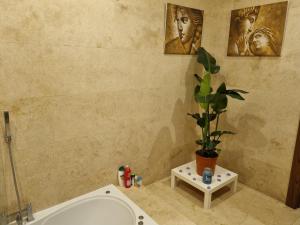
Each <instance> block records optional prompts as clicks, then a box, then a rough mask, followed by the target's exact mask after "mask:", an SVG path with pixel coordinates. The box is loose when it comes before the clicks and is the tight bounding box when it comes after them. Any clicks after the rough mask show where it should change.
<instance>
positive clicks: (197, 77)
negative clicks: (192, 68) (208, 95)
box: [194, 74, 203, 83]
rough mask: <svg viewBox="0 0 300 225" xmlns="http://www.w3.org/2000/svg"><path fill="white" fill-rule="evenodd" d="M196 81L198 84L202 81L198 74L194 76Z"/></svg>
mask: <svg viewBox="0 0 300 225" xmlns="http://www.w3.org/2000/svg"><path fill="white" fill-rule="evenodd" d="M194 76H195V78H196V80H198V81H199V83H201V82H202V81H203V79H202V78H201V77H200V76H199V75H198V74H194Z"/></svg>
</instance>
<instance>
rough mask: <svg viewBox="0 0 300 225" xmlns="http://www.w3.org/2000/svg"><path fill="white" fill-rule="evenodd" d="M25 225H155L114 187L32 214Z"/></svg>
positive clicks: (110, 186) (101, 189)
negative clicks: (30, 220) (33, 218)
mask: <svg viewBox="0 0 300 225" xmlns="http://www.w3.org/2000/svg"><path fill="white" fill-rule="evenodd" d="M34 217H35V220H34V221H32V222H30V223H27V225H158V224H157V223H155V222H154V220H153V219H151V217H150V216H148V215H147V214H146V213H145V212H144V211H143V210H142V209H140V208H139V207H138V206H137V205H136V204H135V203H134V202H132V201H131V200H130V199H129V198H127V197H126V196H125V195H124V194H123V193H122V192H121V191H119V190H118V189H117V188H116V187H115V186H114V185H108V186H106V187H103V188H100V189H98V190H96V191H93V192H90V193H88V194H85V195H82V196H79V197H77V198H74V199H72V200H69V201H67V202H64V203H61V204H59V205H56V206H53V207H51V208H48V209H45V210H43V211H40V212H37V213H35V214H34Z"/></svg>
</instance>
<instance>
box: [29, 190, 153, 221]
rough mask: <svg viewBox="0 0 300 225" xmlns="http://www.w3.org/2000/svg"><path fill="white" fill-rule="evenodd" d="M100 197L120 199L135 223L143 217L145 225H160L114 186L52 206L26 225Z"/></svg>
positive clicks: (37, 214) (35, 215)
mask: <svg viewBox="0 0 300 225" xmlns="http://www.w3.org/2000/svg"><path fill="white" fill-rule="evenodd" d="M106 191H110V193H109V194H107V193H106ZM97 196H98V197H99V196H105V197H109V196H110V197H114V198H117V199H119V200H120V201H121V202H123V203H125V204H126V205H128V207H129V208H130V209H131V210H132V211H133V213H134V216H135V222H136V224H138V222H139V221H141V220H140V219H139V216H143V220H142V221H143V222H144V224H145V225H158V224H157V223H156V222H155V221H154V220H153V219H152V218H151V217H150V216H149V215H148V214H147V213H146V212H145V211H143V210H142V209H141V208H139V207H138V206H137V205H136V204H135V203H134V202H133V201H131V200H130V199H129V198H128V197H127V196H126V195H125V194H124V193H123V192H121V191H120V190H119V189H118V188H117V187H115V186H114V185H113V184H110V185H107V186H104V187H102V188H99V189H97V190H95V191H92V192H89V193H86V194H83V195H80V196H78V197H75V198H72V199H70V200H67V201H65V202H62V203H59V204H57V205H54V206H51V207H49V208H46V209H43V210H41V211H38V212H36V213H34V214H33V216H34V218H35V219H34V221H31V222H27V223H26V225H31V224H34V223H36V222H38V221H40V220H42V219H45V218H47V217H50V216H51V215H53V214H55V213H58V211H59V210H62V209H63V208H65V207H67V206H69V205H72V204H75V203H76V202H79V201H81V200H85V199H88V198H93V197H97Z"/></svg>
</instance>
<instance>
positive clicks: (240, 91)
mask: <svg viewBox="0 0 300 225" xmlns="http://www.w3.org/2000/svg"><path fill="white" fill-rule="evenodd" d="M232 91H235V92H239V93H242V94H248V93H249V92H247V91H243V90H240V89H232Z"/></svg>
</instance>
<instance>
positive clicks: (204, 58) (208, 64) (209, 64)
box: [197, 47, 220, 74]
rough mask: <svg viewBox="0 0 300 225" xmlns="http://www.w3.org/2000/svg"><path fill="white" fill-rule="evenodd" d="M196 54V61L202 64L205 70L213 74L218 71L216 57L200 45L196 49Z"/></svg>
mask: <svg viewBox="0 0 300 225" xmlns="http://www.w3.org/2000/svg"><path fill="white" fill-rule="evenodd" d="M197 55H198V57H197V61H198V62H199V63H200V64H202V65H203V66H204V68H205V70H206V71H207V72H209V73H212V74H215V73H218V72H219V71H220V66H219V65H217V62H216V59H215V58H214V57H213V56H212V55H211V54H209V53H208V52H207V51H206V50H205V49H204V48H202V47H200V48H199V49H198V51H197Z"/></svg>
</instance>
